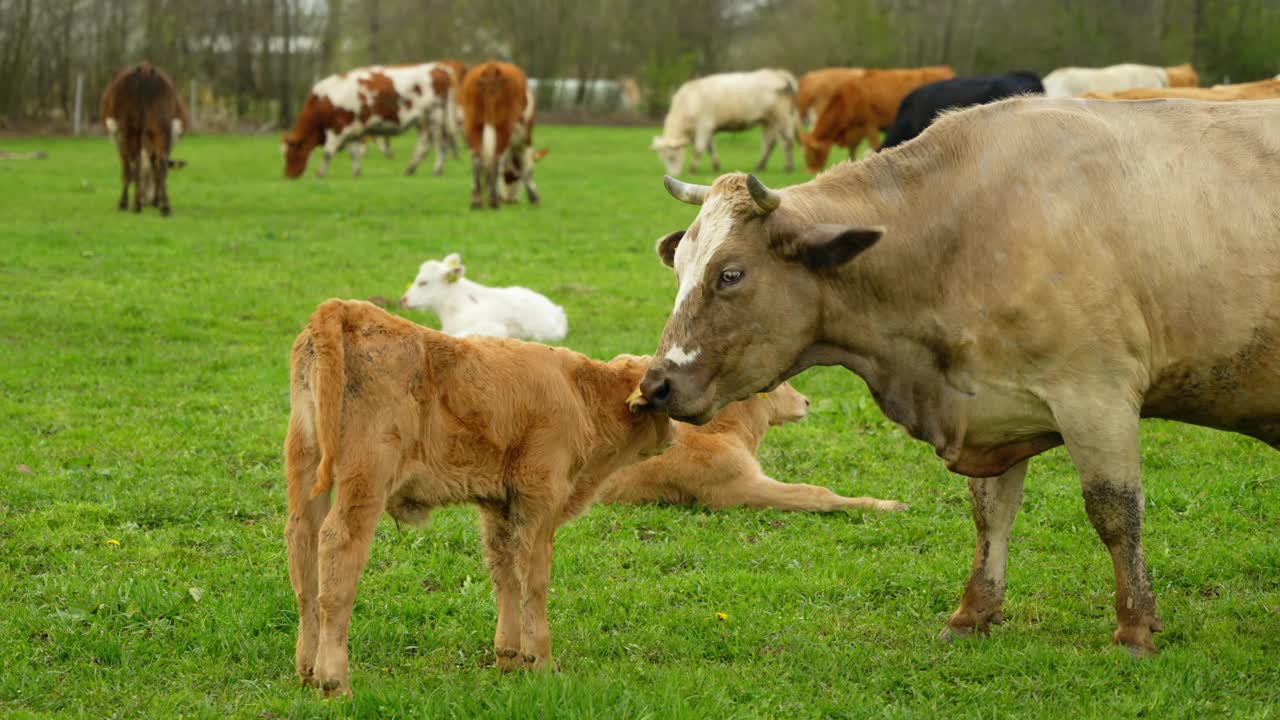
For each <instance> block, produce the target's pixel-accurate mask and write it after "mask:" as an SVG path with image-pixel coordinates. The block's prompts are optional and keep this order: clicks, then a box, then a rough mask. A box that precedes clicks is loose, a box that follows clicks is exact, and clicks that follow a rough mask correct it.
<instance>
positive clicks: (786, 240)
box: [777, 224, 884, 270]
mask: <svg viewBox="0 0 1280 720" xmlns="http://www.w3.org/2000/svg"><path fill="white" fill-rule="evenodd" d="M882 235H884V228H883V227H880V226H878V225H871V226H859V225H826V224H823V225H806V226H804V227H802V228H800V229H798V230H796V231H795V232H791V233H787V234H785V235H783V236H781V237H779V238H777V247H778V250H779V251H780V252H781V253H782V256H783V257H785V258H787V259H788V260H795V261H797V262H801V263H804V265H805V267H807V268H809V269H811V270H834V269H835V268H838V267H840V266H841V265H844V264H845V263H847V262H849V261H850V260H852V259H854V258H855V257H857V256H858V255H859V254H860V253H862V251H864V250H866V249H867V248H869V247H871V246H872V245H875V244H876V241H878V240H879V239H880V237H881V236H882Z"/></svg>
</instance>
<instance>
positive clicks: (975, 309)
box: [868, 99, 1280, 440]
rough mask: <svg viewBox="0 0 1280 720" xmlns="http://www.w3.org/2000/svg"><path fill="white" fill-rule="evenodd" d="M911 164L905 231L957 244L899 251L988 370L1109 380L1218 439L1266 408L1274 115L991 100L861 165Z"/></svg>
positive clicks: (1273, 391) (1276, 228)
mask: <svg viewBox="0 0 1280 720" xmlns="http://www.w3.org/2000/svg"><path fill="white" fill-rule="evenodd" d="M921 158H929V159H928V160H925V161H924V163H923V166H926V167H933V168H934V171H933V172H932V175H931V176H922V182H921V188H922V192H920V193H918V194H916V195H914V196H913V197H912V199H911V205H912V206H913V207H914V209H912V208H903V212H904V214H905V213H911V212H918V208H919V207H929V208H931V214H932V215H933V216H934V217H939V218H949V220H948V221H947V223H948V225H946V227H961V228H964V232H963V233H961V234H960V235H954V234H947V233H944V236H945V239H943V236H938V239H937V240H934V241H925V240H923V238H921V237H918V238H916V239H914V240H910V239H903V242H907V243H916V242H936V243H938V245H937V246H936V247H938V253H941V256H940V255H939V254H938V253H927V252H926V253H924V254H923V255H922V256H921V257H922V260H921V261H920V262H921V263H930V264H931V266H930V271H929V272H923V273H922V274H924V275H926V276H927V277H929V280H928V282H929V283H936V284H938V286H939V287H938V289H937V290H925V289H923V288H922V292H930V293H932V292H937V291H940V292H942V293H943V295H944V296H945V297H946V298H947V300H946V304H947V306H948V307H949V312H952V313H954V314H955V318H954V321H955V322H956V323H957V324H958V325H967V326H969V327H970V329H971V332H972V333H973V335H972V338H971V339H973V340H974V342H975V345H974V347H977V348H982V350H980V351H979V355H983V356H984V357H985V358H986V361H989V362H992V363H994V365H993V366H995V367H1000V366H1004V367H1007V366H1008V363H1011V362H1017V363H1020V364H1027V363H1030V365H1025V366H1027V367H1030V366H1034V367H1036V371H1037V372H1042V373H1045V375H1046V377H1048V376H1051V375H1053V374H1054V373H1065V372H1070V371H1069V367H1071V366H1072V364H1073V363H1080V362H1088V363H1101V364H1104V365H1105V364H1106V363H1108V362H1111V363H1113V365H1112V366H1110V368H1109V369H1107V370H1106V372H1108V373H1116V374H1124V373H1132V374H1134V376H1135V377H1134V379H1133V384H1134V385H1135V386H1137V387H1143V386H1147V385H1149V386H1150V387H1151V393H1152V395H1151V397H1150V399H1149V402H1148V405H1147V406H1145V411H1146V412H1147V413H1148V414H1152V415H1158V416H1164V417H1172V418H1175V419H1183V420H1188V421H1192V422H1199V423H1201V424H1207V425H1211V426H1216V427H1227V428H1231V429H1239V428H1240V427H1241V425H1240V423H1239V422H1237V420H1238V418H1237V419H1232V417H1234V416H1236V415H1239V414H1240V413H1247V412H1250V411H1251V409H1258V408H1257V407H1255V401H1256V402H1274V403H1276V404H1277V406H1278V407H1280V346H1276V345H1275V344H1274V343H1275V342H1276V340H1280V314H1277V313H1275V311H1274V308H1275V307H1276V306H1277V305H1280V101H1258V102H1253V103H1217V104H1215V103H1201V102H1196V101H1186V100H1153V101H1138V102H1125V103H1115V102H1105V101H1086V100H1075V99H1065V100H1045V99H1014V100H1007V101H1003V102H1000V103H995V104H992V105H986V106H981V107H977V108H973V109H969V110H964V111H958V112H953V113H949V114H946V115H944V116H943V117H942V118H941V119H940V120H939V121H938V122H937V123H935V124H934V125H933V127H931V128H930V129H929V130H927V131H926V132H925V133H924V134H923V135H922V136H921V138H920V141H919V142H916V143H911V144H910V145H906V146H904V147H902V148H899V149H898V150H895V151H892V152H890V153H886V154H885V155H884V156H883V157H877V158H873V159H872V160H871V161H868V162H872V163H876V164H878V163H882V162H884V163H889V164H891V165H895V166H897V172H898V173H899V176H901V175H902V173H905V172H908V171H907V170H906V169H905V166H904V165H903V163H904V162H906V163H908V164H913V162H914V161H918V160H920V159H921ZM924 188H928V189H924ZM942 229H943V226H938V227H936V228H931V229H930V230H926V231H925V233H926V235H928V234H929V233H931V232H941V231H942ZM890 234H892V224H891V225H890ZM886 239H888V238H886ZM922 247H923V246H922ZM872 258H874V253H869V254H868V260H869V261H870V260H871V259H872ZM939 263H941V264H939ZM920 270H921V268H917V271H920ZM1064 338H1069V339H1071V343H1073V345H1071V347H1072V348H1074V349H1073V350H1072V351H1071V352H1064V347H1063V342H1064ZM1077 351H1079V352H1077ZM1081 352H1083V353H1084V355H1081V354H1080V353H1081ZM1010 353H1012V355H1010ZM1107 353H1116V354H1113V355H1110V356H1109V355H1107ZM999 358H1003V359H999ZM1036 358H1039V359H1038V360H1036ZM1049 358H1052V361H1051V362H1050V361H1048V359H1049ZM1241 362H1245V363H1246V364H1250V365H1249V366H1250V368H1251V370H1246V369H1245V368H1243V367H1241V365H1240V363H1241ZM1215 367H1216V368H1218V371H1216V372H1217V374H1216V375H1215V371H1214V370H1213V368H1215ZM1095 369H1096V368H1095ZM1215 378H1217V379H1215ZM1224 378H1225V380H1223V379H1224ZM1224 382H1225V384H1224ZM1175 386H1176V387H1175ZM1171 387H1174V389H1170V388H1171ZM1188 387H1190V388H1191V390H1188V389H1187V388H1188ZM1249 390H1252V391H1256V392H1254V393H1253V394H1252V395H1251V394H1250V393H1249V392H1247V391H1249ZM1189 393H1190V394H1191V395H1196V394H1197V393H1198V394H1199V396H1197V398H1194V399H1193V401H1187V399H1186V398H1187V397H1188V394H1189ZM1171 398H1172V399H1171ZM1215 398H1216V399H1215ZM1179 403H1181V404H1179ZM1188 403H1189V404H1188ZM1208 405H1213V407H1211V408H1209V409H1206V406H1208ZM1258 411H1259V412H1262V411H1263V410H1261V409H1259V410H1258ZM1196 413H1202V414H1200V415H1197V414H1196ZM1278 430H1280V428H1278ZM1242 431H1245V430H1242ZM1277 439H1278V440H1280V436H1277Z"/></svg>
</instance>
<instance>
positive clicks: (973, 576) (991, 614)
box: [942, 460, 1028, 640]
mask: <svg viewBox="0 0 1280 720" xmlns="http://www.w3.org/2000/svg"><path fill="white" fill-rule="evenodd" d="M1027 462H1028V461H1026V460H1023V461H1022V462H1020V463H1018V464H1017V465H1014V466H1013V467H1011V468H1009V469H1008V470H1006V471H1005V472H1004V474H1003V475H1000V476H999V477H993V478H971V479H970V480H969V502H970V505H971V506H972V509H973V525H974V527H975V528H976V529H977V532H978V539H977V543H976V544H975V546H974V549H973V565H972V566H971V567H970V569H969V582H968V583H966V584H965V587H964V595H962V596H961V598H960V607H959V608H957V609H956V611H955V612H954V613H952V614H951V618H950V619H948V620H947V626H946V627H945V628H943V629H942V639H943V640H951V639H954V638H960V637H967V636H969V635H971V634H973V633H975V632H977V633H980V634H986V633H988V632H990V631H991V625H993V624H998V623H1000V622H1001V621H1002V620H1003V619H1004V616H1003V615H1002V614H1001V611H1000V606H1001V603H1003V602H1004V571H1005V563H1006V561H1007V560H1008V558H1009V537H1010V534H1011V532H1012V530H1013V520H1014V518H1015V517H1016V516H1017V514H1018V508H1019V507H1020V506H1021V505H1022V483H1023V480H1024V479H1025V478H1026V476H1027Z"/></svg>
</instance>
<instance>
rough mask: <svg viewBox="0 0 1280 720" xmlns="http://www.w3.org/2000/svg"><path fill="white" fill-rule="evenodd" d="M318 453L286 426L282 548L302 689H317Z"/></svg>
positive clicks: (323, 509) (322, 502)
mask: <svg viewBox="0 0 1280 720" xmlns="http://www.w3.org/2000/svg"><path fill="white" fill-rule="evenodd" d="M319 460H320V455H319V449H318V448H316V447H315V446H314V445H309V444H308V443H307V441H306V440H305V438H304V436H303V434H302V432H301V430H300V429H298V427H297V426H296V425H295V423H294V422H292V421H291V422H290V427H289V434H288V436H287V437H286V439H285V462H284V467H285V478H286V479H287V481H288V493H289V517H288V519H287V520H286V521H285V526H284V536H285V544H286V546H287V548H288V552H289V581H290V582H291V583H292V585H293V594H294V597H295V598H296V599H297V602H298V642H297V646H296V648H295V653H294V661H295V663H296V666H297V669H298V678H299V679H300V680H302V682H303V684H305V685H318V683H317V681H316V678H315V666H316V648H317V647H318V645H319V641H320V608H319V605H318V604H317V595H318V593H319V573H320V565H319V558H318V556H317V552H316V551H317V545H318V543H319V539H320V524H321V523H323V522H324V516H325V514H326V513H327V512H328V511H329V495H328V493H326V494H324V495H321V496H320V497H317V498H314V499H312V498H311V486H312V484H313V483H314V482H315V476H316V466H317V465H318V464H319Z"/></svg>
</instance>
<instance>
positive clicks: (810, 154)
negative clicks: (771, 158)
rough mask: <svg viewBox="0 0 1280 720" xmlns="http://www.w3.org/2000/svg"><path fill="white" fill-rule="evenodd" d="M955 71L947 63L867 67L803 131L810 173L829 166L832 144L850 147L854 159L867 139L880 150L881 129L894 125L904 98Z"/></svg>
mask: <svg viewBox="0 0 1280 720" xmlns="http://www.w3.org/2000/svg"><path fill="white" fill-rule="evenodd" d="M955 76H956V74H955V71H954V70H952V69H951V68H950V67H948V66H946V65H938V66H934V67H923V68H914V69H911V70H866V71H864V72H863V73H862V75H861V76H852V77H849V78H848V79H846V80H845V82H844V84H843V85H841V86H840V89H839V91H838V92H837V93H836V94H835V95H833V96H832V97H831V99H830V100H829V101H828V102H827V107H826V109H825V110H824V111H823V112H822V114H821V115H819V116H818V120H817V122H816V123H814V126H813V130H812V131H811V132H807V133H806V132H802V133H800V142H801V143H802V144H804V162H805V166H806V167H807V168H808V169H809V172H812V173H816V172H818V171H820V170H822V169H823V168H824V167H826V166H827V156H828V154H829V153H830V152H831V146H832V145H840V146H843V147H847V148H849V158H850V159H853V158H854V157H855V153H856V152H857V150H858V144H859V143H861V142H862V141H863V140H864V139H865V140H866V141H867V144H869V145H870V146H871V148H872V149H874V150H879V149H880V131H881V130H884V129H885V128H887V127H889V126H890V125H892V124H893V119H894V117H895V116H896V115H897V114H898V106H899V105H901V104H902V99H903V98H905V97H906V96H907V94H908V93H910V92H911V91H912V90H915V89H916V88H918V87H920V86H921V85H927V84H929V83H931V82H937V81H939V80H950V79H951V78H953V77H955Z"/></svg>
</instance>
